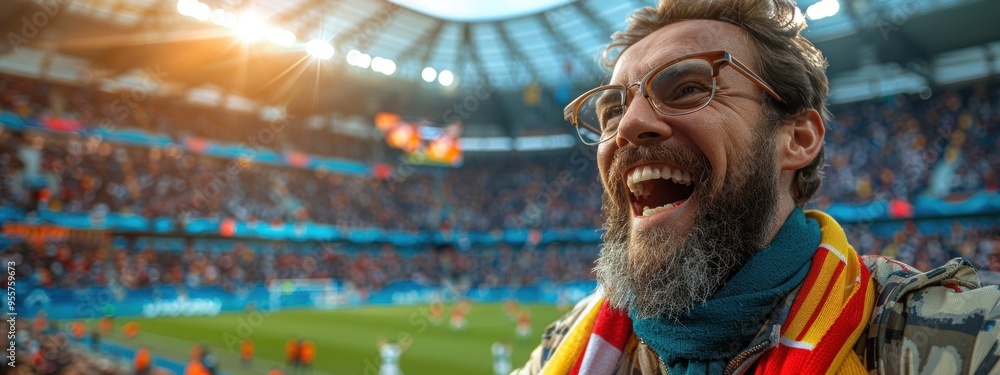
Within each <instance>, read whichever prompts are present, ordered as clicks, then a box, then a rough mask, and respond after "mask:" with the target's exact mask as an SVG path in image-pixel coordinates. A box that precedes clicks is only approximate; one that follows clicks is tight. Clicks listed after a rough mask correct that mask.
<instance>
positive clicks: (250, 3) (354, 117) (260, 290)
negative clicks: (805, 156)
mask: <svg viewBox="0 0 1000 375" xmlns="http://www.w3.org/2000/svg"><path fill="white" fill-rule="evenodd" d="M657 3H658V2H657V1H655V0H633V1H622V2H610V1H597V0H544V1H540V0H539V1H531V2H529V1H512V2H494V1H478V0H465V1H440V2H430V1H415V0H377V1H365V0H200V1H199V0H177V1H175V0H9V1H3V2H0V20H2V22H0V29H2V30H0V31H2V35H4V41H3V42H0V225H2V235H0V249H2V251H0V261H2V263H3V264H4V265H6V266H7V270H8V271H7V276H8V277H5V278H4V279H5V285H6V286H7V290H8V293H7V304H6V305H5V306H6V307H7V308H6V309H5V310H7V311H5V314H4V319H5V321H6V324H7V327H5V328H4V329H5V332H9V333H10V334H9V335H8V339H9V341H10V344H9V345H7V344H5V345H4V347H8V346H9V349H7V350H6V355H7V357H6V359H5V363H4V366H3V367H4V373H13V374H233V375H236V374H397V373H405V374H491V373H500V372H502V373H509V372H510V371H511V370H513V369H514V368H517V367H520V366H521V365H523V364H524V363H525V362H526V361H528V359H529V355H530V354H531V352H532V350H534V349H535V348H536V347H537V346H538V345H539V341H540V339H542V337H543V333H545V334H546V335H548V332H546V327H547V326H549V324H550V323H552V322H553V321H555V320H556V319H558V318H559V317H560V316H563V315H564V314H566V313H567V312H568V311H570V309H571V308H572V307H573V306H574V305H575V304H576V303H577V302H579V301H581V300H583V299H584V298H585V297H587V296H588V295H590V294H591V293H592V292H594V290H595V289H596V288H597V287H598V282H597V276H596V274H595V270H594V265H595V261H596V260H597V259H598V257H599V256H600V255H601V252H602V250H601V249H602V246H603V239H604V237H603V234H604V233H605V232H604V230H605V228H604V224H605V218H604V217H602V194H604V193H605V191H604V190H605V189H604V187H603V186H602V184H601V177H600V172H599V170H598V158H599V156H598V154H597V150H598V149H597V148H595V147H592V146H589V145H587V144H585V143H584V142H583V140H584V139H585V138H584V136H583V135H581V134H580V133H578V131H579V130H578V128H579V127H574V126H573V124H571V123H568V122H567V120H566V114H565V113H564V108H565V107H566V106H567V105H568V104H570V103H571V101H573V99H574V98H576V97H577V96H579V95H581V94H583V93H585V92H587V91H588V90H590V89H591V88H594V87H597V86H599V85H602V84H607V83H608V82H609V79H610V78H611V76H612V72H611V71H610V70H609V69H606V68H604V67H603V65H602V63H601V61H602V58H603V55H602V53H603V52H604V49H605V46H606V45H608V43H610V42H611V39H610V37H611V35H612V34H614V33H615V32H616V31H621V30H625V29H626V27H627V26H628V22H627V20H628V18H629V15H630V14H631V13H632V12H633V11H635V10H636V9H639V8H641V7H646V6H653V7H655V6H656V5H657ZM797 5H798V7H799V8H800V9H801V10H802V15H803V16H804V17H805V18H806V20H807V22H808V24H809V26H808V28H807V29H805V31H803V35H804V36H805V37H806V38H808V39H809V40H810V41H811V42H812V43H813V44H814V45H815V46H816V47H817V48H818V49H819V50H820V51H822V52H823V54H824V55H825V56H826V58H827V60H828V62H829V67H828V68H827V69H826V74H827V76H828V77H829V79H830V94H829V96H828V98H827V106H828V108H829V112H830V114H831V116H830V119H829V120H828V121H827V122H826V124H825V126H826V129H827V131H826V137H825V146H824V147H825V154H826V159H825V160H826V165H825V166H824V167H823V169H822V170H823V174H824V176H825V177H824V181H823V184H822V185H821V186H820V188H819V191H818V192H817V193H816V195H815V196H814V198H812V199H811V200H810V201H809V202H808V204H807V205H806V207H807V208H809V209H818V210H822V211H823V212H826V213H827V214H829V215H830V216H831V217H833V218H835V219H836V220H837V222H839V223H840V225H842V226H843V227H844V228H845V231H846V233H847V240H848V242H849V243H850V244H851V245H852V246H853V248H854V249H855V250H856V252H857V253H858V254H861V255H881V256H884V257H888V258H892V259H895V260H898V261H899V262H902V263H905V264H908V265H912V266H913V267H914V268H915V269H916V270H918V271H929V270H932V269H934V268H935V267H938V266H940V265H943V264H945V263H946V262H948V261H949V260H951V259H954V258H959V257H961V258H964V259H966V260H967V261H968V262H969V263H970V264H971V265H972V266H974V267H975V269H976V273H978V275H979V278H980V279H981V280H982V283H983V284H984V285H997V284H1000V192H998V190H1000V151H998V149H1000V79H998V77H1000V59H998V58H997V57H998V56H1000V28H997V27H994V26H990V25H994V24H995V19H996V18H997V17H998V16H1000V2H998V1H995V0H819V1H816V0H797ZM643 90H645V89H643ZM713 90H714V86H713ZM713 93H714V91H713ZM647 98H648V97H647ZM623 100H624V99H623ZM708 100H709V101H710V100H712V99H708ZM623 103H624V102H623ZM651 103H652V102H651ZM706 103H707V102H706ZM657 173H659V172H657ZM647 208H648V207H647ZM546 337H547V336H546ZM501 363H503V364H501ZM661 363H662V362H661ZM498 366H499V367H498ZM390 367H391V368H390ZM983 373H986V372H983Z"/></svg>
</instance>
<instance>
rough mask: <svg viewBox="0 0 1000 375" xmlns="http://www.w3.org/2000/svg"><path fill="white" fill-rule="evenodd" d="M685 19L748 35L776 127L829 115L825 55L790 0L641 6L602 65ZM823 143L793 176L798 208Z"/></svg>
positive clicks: (679, 0) (811, 188) (689, 0)
mask: <svg viewBox="0 0 1000 375" xmlns="http://www.w3.org/2000/svg"><path fill="white" fill-rule="evenodd" d="M687 20H714V21H722V22H728V23H731V24H734V25H736V26H739V27H740V28H742V29H743V30H744V31H746V32H747V33H749V34H750V35H751V36H752V42H753V47H754V48H753V51H754V52H755V55H754V56H751V57H750V61H749V64H750V65H751V66H753V67H754V69H756V71H757V73H758V74H760V76H761V78H763V79H764V81H765V82H767V83H768V84H769V85H771V87H772V88H774V90H775V91H777V92H778V94H779V95H781V98H782V99H783V101H782V102H778V101H776V100H774V99H772V98H771V97H770V96H768V95H763V100H764V116H765V119H766V120H767V122H768V123H770V124H773V126H774V128H777V127H778V126H779V125H780V124H781V123H782V122H783V121H785V120H790V119H792V118H794V117H795V116H796V115H798V114H799V113H801V112H802V111H805V110H809V109H815V110H817V111H819V113H820V114H821V115H822V116H823V118H824V119H827V118H829V113H828V112H827V110H826V105H825V102H826V96H827V93H828V92H829V82H828V81H827V78H826V67H827V62H826V58H825V57H823V53H821V52H820V51H819V50H818V49H816V46H814V45H813V44H812V42H810V41H809V40H806V38H805V37H803V36H802V30H803V29H805V27H806V22H805V18H803V17H802V13H801V12H800V11H799V9H798V7H796V5H795V3H794V1H792V0H661V1H660V5H659V6H658V7H656V8H653V7H645V8H642V9H639V10H637V11H635V12H633V13H632V15H631V16H629V20H628V24H629V25H628V28H627V29H625V31H619V32H616V33H615V34H614V35H612V36H611V39H612V42H611V43H610V44H609V45H608V46H607V48H606V49H605V51H604V63H605V64H606V65H607V66H608V67H609V68H612V69H613V68H614V65H615V64H616V63H617V62H618V57H619V56H621V55H620V53H621V52H622V51H624V50H625V49H627V48H628V47H630V46H632V45H633V44H635V43H636V42H638V41H639V40H640V39H642V38H645V37H646V36H648V35H650V34H652V33H653V32H655V31H657V30H659V29H661V28H663V27H664V26H667V25H670V24H673V23H677V22H681V21H687ZM823 165H824V152H823V147H821V148H820V151H819V154H818V155H816V158H815V159H813V161H812V162H810V163H809V164H808V165H806V166H805V167H803V168H801V169H799V170H798V171H796V173H795V177H794V178H793V180H792V198H793V199H794V200H795V204H796V205H797V206H799V207H802V206H804V205H805V204H806V202H808V201H809V199H811V198H812V196H813V195H814V194H816V191H817V190H818V189H819V185H820V183H821V182H822V180H823V175H822V172H821V170H822V168H823Z"/></svg>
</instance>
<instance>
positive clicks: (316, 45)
mask: <svg viewBox="0 0 1000 375" xmlns="http://www.w3.org/2000/svg"><path fill="white" fill-rule="evenodd" d="M306 53H308V54H310V55H313V56H315V57H317V58H321V59H323V60H329V59H330V58H332V57H333V46H331V45H330V43H327V42H324V41H322V40H318V39H313V40H310V41H309V42H308V43H306Z"/></svg>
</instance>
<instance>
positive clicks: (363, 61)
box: [347, 49, 372, 69]
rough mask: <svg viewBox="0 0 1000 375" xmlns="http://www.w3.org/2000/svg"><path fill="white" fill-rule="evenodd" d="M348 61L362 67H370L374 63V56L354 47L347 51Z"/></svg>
mask: <svg viewBox="0 0 1000 375" xmlns="http://www.w3.org/2000/svg"><path fill="white" fill-rule="evenodd" d="M347 63H348V64H351V65H354V66H356V67H359V68H362V69H368V67H369V66H371V64H372V57H371V55H369V54H367V53H361V51H358V50H356V49H352V50H351V51H350V52H348V53H347Z"/></svg>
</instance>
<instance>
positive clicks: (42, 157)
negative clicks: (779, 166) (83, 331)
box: [0, 76, 1000, 289]
mask: <svg viewBox="0 0 1000 375" xmlns="http://www.w3.org/2000/svg"><path fill="white" fill-rule="evenodd" d="M115 98H116V96H115V95H113V94H109V93H105V92H102V91H100V90H96V89H87V88H79V87H68V86H61V85H56V84H51V83H46V82H40V81H34V80H28V79H23V78H17V77H11V76H0V111H6V112H14V113H17V114H18V115H19V116H21V117H23V118H27V119H32V118H38V117H39V116H48V115H52V116H70V117H74V118H76V119H78V120H79V121H82V122H84V123H86V122H89V121H95V119H103V118H112V119H115V120H116V121H120V122H121V123H120V124H118V125H119V126H123V127H140V128H143V129H146V130H149V131H155V132H160V133H164V134H169V135H171V136H172V137H183V136H185V135H192V134H194V135H197V136H199V137H207V138H213V139H218V140H223V141H233V142H238V141H240V139H239V137H241V136H242V133H241V131H243V130H239V129H245V128H249V129H253V128H254V126H248V125H246V124H247V123H260V121H259V120H254V116H252V115H237V114H235V113H234V112H233V111H228V110H222V109H219V110H207V109H204V110H199V109H197V108H195V107H193V106H191V105H183V104H175V103H173V102H174V101H170V100H165V99H162V98H159V99H158V98H156V97H154V96H150V97H149V98H148V99H147V100H144V101H143V102H142V103H139V105H137V106H135V108H133V109H132V110H130V111H128V116H126V118H119V117H114V116H112V115H114V114H115V112H114V105H113V104H110V103H113V102H114V100H115ZM832 114H833V118H832V120H831V121H830V122H829V123H828V129H829V131H828V132H827V143H826V155H827V161H828V163H829V166H828V167H827V168H826V169H825V174H826V179H825V182H824V184H823V185H822V187H821V189H820V191H819V193H818V196H817V198H816V199H815V200H814V202H813V203H812V206H815V207H820V208H823V207H826V206H827V205H829V204H831V203H834V202H861V203H863V202H871V201H874V200H887V199H897V198H898V199H903V200H912V199H913V198H915V197H918V196H920V195H925V194H932V195H937V196H946V195H954V194H959V195H961V194H970V193H975V192H978V191H983V190H990V191H996V190H997V189H998V188H1000V176H998V175H997V171H998V170H1000V152H998V151H997V150H998V148H1000V147H998V146H1000V138H998V137H995V134H997V133H998V131H1000V129H998V127H1000V86H998V85H988V84H980V85H976V86H974V87H971V88H968V89H964V90H957V91H955V90H944V91H941V92H940V93H939V94H935V95H933V96H931V97H929V98H927V99H923V98H920V97H916V96H908V95H899V96H893V97H888V98H883V99H879V100H871V101H866V102H861V103H855V104H848V105H840V106H835V107H834V108H832ZM254 121H256V122H254ZM317 132H318V133H317ZM288 134H290V137H292V135H294V137H299V138H294V139H292V138H289V139H291V142H290V143H289V142H283V143H282V142H279V143H276V145H277V146H279V147H286V146H288V147H292V146H293V145H294V146H296V147H298V146H302V148H299V149H295V150H296V151H302V152H310V153H318V154H321V153H323V152H326V151H330V150H333V149H339V148H338V147H332V146H331V147H328V148H329V149H330V150H324V149H323V147H318V148H313V147H312V146H308V144H315V145H322V144H324V143H325V144H327V145H330V144H331V143H329V142H327V141H328V140H329V141H330V142H336V141H342V140H344V139H345V138H343V137H342V136H339V135H333V134H332V133H329V132H326V131H325V130H324V131H320V130H316V129H306V128H303V129H302V132H295V131H293V132H290V133H288ZM305 139H309V140H310V141H309V142H306V141H304V140H305ZM317 140H318V141H317ZM300 141H301V142H300ZM347 143H350V144H352V145H353V147H354V148H356V149H366V148H367V146H366V145H365V144H364V143H363V142H360V141H356V140H350V139H348V140H347ZM340 156H352V157H356V158H358V159H359V160H361V161H363V162H365V161H371V160H367V159H365V157H366V156H365V155H364V152H361V153H360V154H357V155H340ZM494 156H496V155H494ZM592 158H593V150H591V149H588V148H586V147H583V146H580V147H575V148H572V149H570V150H565V151H549V152H539V153H516V154H510V155H503V157H502V158H501V159H500V160H498V159H496V158H495V157H491V158H486V157H473V156H471V155H470V157H469V158H468V159H467V161H466V164H465V165H464V166H463V167H461V168H457V169H442V168H436V169H423V170H422V169H419V168H416V169H412V171H413V173H396V174H393V175H392V176H391V177H390V178H388V179H380V178H375V177H369V176H346V175H340V174H334V173H327V172H325V171H313V170H304V169H297V168H290V167H277V166H270V165H263V164H253V163H251V162H247V161H243V160H228V159H219V158H214V157H208V156H202V155H197V154H189V153H186V152H185V151H184V150H183V149H181V148H177V147H167V148H148V147H137V146H129V145H124V144H117V143H111V142H102V141H101V140H100V139H98V138H88V137H82V136H80V135H78V134H75V133H71V134H50V133H33V132H20V131H9V130H7V131H2V132H0V206H6V207H20V208H23V209H24V210H25V211H34V210H36V209H38V208H44V209H47V210H49V211H54V212H67V213H93V212H106V213H107V212H114V213H133V214H137V215H141V216H143V217H146V218H150V219H153V218H160V217H167V218H170V219H172V220H176V221H178V222H181V221H184V220H189V219H191V218H200V217H208V218H217V219H234V220H238V221H243V222H254V221H259V222H264V223H279V222H281V223H287V222H293V223H298V222H312V223H324V224H333V225H337V226H340V227H345V228H350V227H375V228H382V229H398V230H410V231H416V230H423V231H451V230H458V231H495V230H498V229H553V228H597V227H599V226H600V223H601V221H602V220H601V217H600V209H599V208H600V197H601V190H602V189H601V186H600V184H599V183H598V176H597V171H596V166H595V165H594V162H593V159H592ZM233 164H235V165H236V166H237V167H238V171H239V173H236V174H228V175H227V177H226V178H222V179H220V178H219V176H220V174H221V173H222V172H224V171H226V170H232V168H230V166H231V165H233ZM899 233H902V234H897V235H895V236H890V237H888V238H882V237H879V236H875V235H874V234H871V233H867V232H862V233H861V234H854V235H855V236H856V237H857V238H855V240H856V243H859V245H858V246H859V248H860V249H867V250H868V251H869V252H871V253H884V254H890V255H893V256H895V257H898V258H900V259H901V260H904V261H907V262H910V263H913V264H915V265H917V266H918V267H923V266H925V265H927V264H940V263H941V262H942V261H944V260H946V259H949V258H951V257H953V256H957V255H962V256H967V257H970V259H973V260H974V261H975V262H976V264H977V266H979V267H980V268H982V269H988V268H990V263H989V260H990V259H992V258H991V257H992V254H993V253H994V252H995V248H996V240H995V239H996V238H997V229H996V226H993V227H989V226H987V227H983V228H973V229H969V230H966V231H965V232H962V233H961V235H954V236H944V235H925V234H920V233H917V232H915V231H910V232H905V231H901V232H899ZM956 241H961V243H957V242H956ZM571 248H573V246H566V247H562V248H557V249H556V250H552V249H541V250H538V251H536V252H527V251H523V250H511V249H502V248H501V249H489V250H483V249H476V250H475V251H474V252H471V253H466V252H454V251H423V252H417V253H416V255H413V254H406V255H400V253H397V251H396V250H394V249H388V248H387V249H378V250H369V251H361V252H349V251H348V252H338V251H330V250H326V249H323V250H320V251H315V252H312V253H308V252H306V253H301V252H296V251H288V250H284V249H281V248H275V249H273V250H270V251H264V252H260V253H254V252H249V251H248V250H247V249H245V248H243V247H240V246H234V247H233V248H232V249H230V250H228V251H222V252H191V251H185V252H170V251H157V250H153V249H142V250H141V251H138V252H124V251H120V252H118V253H116V255H115V258H114V259H113V260H111V261H110V262H111V263H113V264H115V267H117V268H118V269H117V271H116V273H117V274H119V275H121V277H122V279H123V280H126V281H125V282H126V283H127V284H128V285H129V286H132V287H142V286H148V285H155V284H156V283H175V284H177V283H184V284H197V285H202V284H209V285H223V286H227V285H228V284H239V283H246V282H256V281H263V280H267V279H270V278H285V277H290V275H282V274H281V273H282V272H290V271H285V270H286V268H284V267H276V266H275V265H276V264H285V263H288V264H298V265H300V266H301V267H291V268H287V269H292V270H295V271H294V272H302V273H304V274H296V275H292V276H295V277H333V278H343V279H349V280H352V281H355V282H357V283H358V284H360V285H367V286H371V287H373V288H376V289H377V288H379V287H381V286H384V285H386V284H388V283H391V282H393V281H396V280H402V279H420V280H427V281H429V282H441V281H442V279H441V277H445V276H444V275H450V277H459V278H460V277H464V278H466V279H468V280H469V282H470V283H472V284H474V285H510V284H530V283H533V282H537V281H539V280H542V279H546V278H560V277H563V276H562V275H564V274H566V275H570V277H572V278H580V279H584V278H587V277H589V269H590V263H591V262H592V260H593V258H594V257H595V256H596V250H595V249H593V248H588V249H585V250H580V249H575V250H568V249H571ZM40 254H41V256H40V257H39V258H36V260H37V261H36V262H35V263H36V266H38V265H41V266H40V267H39V268H40V269H42V268H53V267H62V269H61V270H56V269H49V270H47V271H40V272H37V273H36V275H42V276H44V273H45V272H50V273H56V272H63V273H64V274H63V275H61V276H65V277H53V278H51V279H52V280H73V282H76V281H81V280H82V281H81V282H84V283H100V282H102V279H101V278H100V277H101V276H100V275H102V270H101V267H105V266H104V264H110V263H103V262H101V261H99V260H98V259H97V258H98V257H99V256H98V255H97V253H94V252H93V250H87V249H82V250H79V251H78V250H76V249H74V250H73V251H71V252H70V253H67V254H64V251H63V250H62V247H60V246H55V247H54V248H51V247H50V248H49V249H46V250H44V251H42V252H41V253H40ZM248 254H249V255H248ZM553 254H554V255H553ZM539 255H541V256H539ZM402 259H405V260H406V261H402ZM265 260H266V261H265ZM550 261H551V265H550V264H549V262H550ZM247 262H249V263H247ZM82 264H85V265H86V266H83V265H82ZM310 264H311V265H312V266H311V267H307V266H306V265H310ZM442 267H447V268H442ZM925 268H926V267H925ZM95 270H97V271H95ZM42 276H39V277H42ZM52 282H55V281H52Z"/></svg>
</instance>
